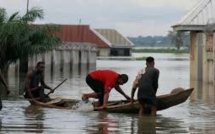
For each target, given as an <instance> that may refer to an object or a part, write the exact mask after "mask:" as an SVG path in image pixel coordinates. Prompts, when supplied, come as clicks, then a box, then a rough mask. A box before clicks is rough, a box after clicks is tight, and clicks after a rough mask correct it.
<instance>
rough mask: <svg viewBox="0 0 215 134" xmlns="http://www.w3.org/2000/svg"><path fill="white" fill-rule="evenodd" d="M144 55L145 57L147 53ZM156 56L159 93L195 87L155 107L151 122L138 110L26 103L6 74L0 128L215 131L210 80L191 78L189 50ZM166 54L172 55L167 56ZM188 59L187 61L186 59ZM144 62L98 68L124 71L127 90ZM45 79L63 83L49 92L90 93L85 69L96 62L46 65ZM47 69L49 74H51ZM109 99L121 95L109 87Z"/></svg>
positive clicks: (77, 133) (82, 133)
mask: <svg viewBox="0 0 215 134" xmlns="http://www.w3.org/2000/svg"><path fill="white" fill-rule="evenodd" d="M143 56H149V54H145V55H143ZM150 56H154V57H155V59H156V67H157V68H159V70H160V79H159V89H158V95H162V94H166V93H169V92H170V91H171V90H172V89H173V88H176V87H184V88H189V87H194V88H195V90H194V91H193V93H192V95H191V97H190V98H189V99H188V100H187V101H186V102H184V103H182V104H180V105H177V106H175V107H171V108H169V109H167V110H164V111H158V116H157V117H156V119H155V120H154V121H152V120H151V118H150V117H147V116H146V117H145V116H143V118H139V116H138V115H136V114H113V113H105V112H94V111H88V112H81V111H78V112H77V111H65V110H58V109H49V108H37V107H30V104H29V102H28V101H26V100H24V99H20V98H19V97H17V96H18V95H17V94H18V93H17V91H18V90H17V87H18V85H19V82H18V80H17V78H14V77H12V76H11V75H9V79H10V81H11V82H10V89H11V90H12V94H11V95H10V96H9V97H8V98H3V104H4V105H3V110H2V111H1V112H0V125H1V126H0V129H1V132H2V133H11V134H13V133H21V134H23V133H47V134H51V133H61V134H70V133H72V134H73V133H74V134H86V133H89V134H97V133H110V134H112V133H114V134H115V133H116V134H117V133H119V134H122V133H123V134H137V133H160V134H163V133H165V134H166V133H211V134H213V133H215V126H214V124H215V118H214V116H215V89H214V86H213V85H208V84H202V83H199V82H197V83H196V82H191V83H190V78H189V55H181V57H182V59H183V60H179V59H180V55H171V54H150ZM169 57H170V58H171V59H169ZM184 59H187V60H184ZM144 66H145V62H144V61H108V60H106V61H100V60H99V61H97V69H112V70H115V71H117V72H119V73H127V74H128V75H129V81H128V82H127V83H126V84H125V85H123V86H122V88H123V90H124V91H125V92H126V93H127V94H130V92H131V86H132V82H133V80H134V79H135V76H136V74H137V72H138V71H139V70H140V69H142V68H143V67H144ZM46 69H47V70H46V76H45V81H46V83H47V84H48V85H50V86H51V87H55V86H56V85H58V84H59V83H60V82H61V81H62V80H64V79H65V78H68V80H67V81H66V82H65V83H64V84H62V85H61V86H60V87H59V88H58V89H57V90H56V91H55V92H54V94H51V95H50V96H51V97H63V98H72V99H80V98H81V94H82V93H84V92H91V89H90V88H89V87H88V86H87V84H86V82H85V77H86V75H87V74H88V72H89V71H91V70H94V69H95V67H87V66H82V67H81V68H80V67H78V66H75V65H74V66H71V65H64V67H63V70H62V69H60V67H59V66H54V67H53V68H52V69H51V68H49V67H46ZM49 72H51V73H49ZM109 99H110V100H119V99H124V98H123V96H121V95H120V94H118V93H117V92H116V91H114V90H113V91H111V95H110V98H109Z"/></svg>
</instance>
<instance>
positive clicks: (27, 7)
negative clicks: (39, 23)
mask: <svg viewBox="0 0 215 134" xmlns="http://www.w3.org/2000/svg"><path fill="white" fill-rule="evenodd" d="M28 7H29V0H27V10H26V13H28Z"/></svg>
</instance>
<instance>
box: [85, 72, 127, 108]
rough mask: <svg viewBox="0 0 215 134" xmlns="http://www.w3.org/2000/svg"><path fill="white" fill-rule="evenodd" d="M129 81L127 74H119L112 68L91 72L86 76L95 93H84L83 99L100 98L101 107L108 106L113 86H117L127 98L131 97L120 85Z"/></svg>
mask: <svg viewBox="0 0 215 134" xmlns="http://www.w3.org/2000/svg"><path fill="white" fill-rule="evenodd" d="M127 81H128V76H127V75H126V74H118V73H116V72H114V71H111V70H96V71H93V72H91V73H89V74H88V75H87V77H86V83H87V84H88V85H89V86H90V88H91V89H92V90H93V91H94V93H89V94H83V96H82V99H83V100H87V99H88V98H98V99H99V106H101V107H100V108H101V109H105V108H106V107H107V102H108V97H109V93H110V91H111V89H112V88H115V89H116V90H117V91H118V92H119V93H120V94H122V95H123V96H124V97H125V98H126V99H127V100H130V99H131V98H130V97H129V96H128V95H126V94H125V93H124V92H123V91H122V89H121V88H120V86H119V85H123V84H124V83H126V82H127Z"/></svg>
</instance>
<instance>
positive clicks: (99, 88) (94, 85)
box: [86, 74, 104, 105]
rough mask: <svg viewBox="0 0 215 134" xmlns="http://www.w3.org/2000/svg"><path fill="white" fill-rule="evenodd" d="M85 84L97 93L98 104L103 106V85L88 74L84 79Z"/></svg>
mask: <svg viewBox="0 0 215 134" xmlns="http://www.w3.org/2000/svg"><path fill="white" fill-rule="evenodd" d="M86 83H87V85H88V86H89V87H90V88H91V89H92V90H93V91H94V92H96V93H97V97H98V99H99V102H100V104H101V105H102V104H103V98H104V84H103V82H101V81H99V80H95V79H93V78H92V77H91V76H90V75H89V74H88V75H87V77H86Z"/></svg>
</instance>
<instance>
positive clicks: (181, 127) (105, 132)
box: [87, 112, 189, 134]
mask: <svg viewBox="0 0 215 134" xmlns="http://www.w3.org/2000/svg"><path fill="white" fill-rule="evenodd" d="M93 117H94V119H91V120H92V122H91V123H90V124H88V126H87V133H89V134H97V133H98V134H113V133H114V134H121V133H128V134H156V133H162V134H163V133H188V132H189V131H188V130H187V127H186V124H185V122H183V121H182V120H179V119H175V118H167V117H163V116H158V117H157V118H153V117H151V116H142V117H139V116H138V115H135V114H110V113H106V112H99V113H98V115H97V118H96V117H95V116H93Z"/></svg>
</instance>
